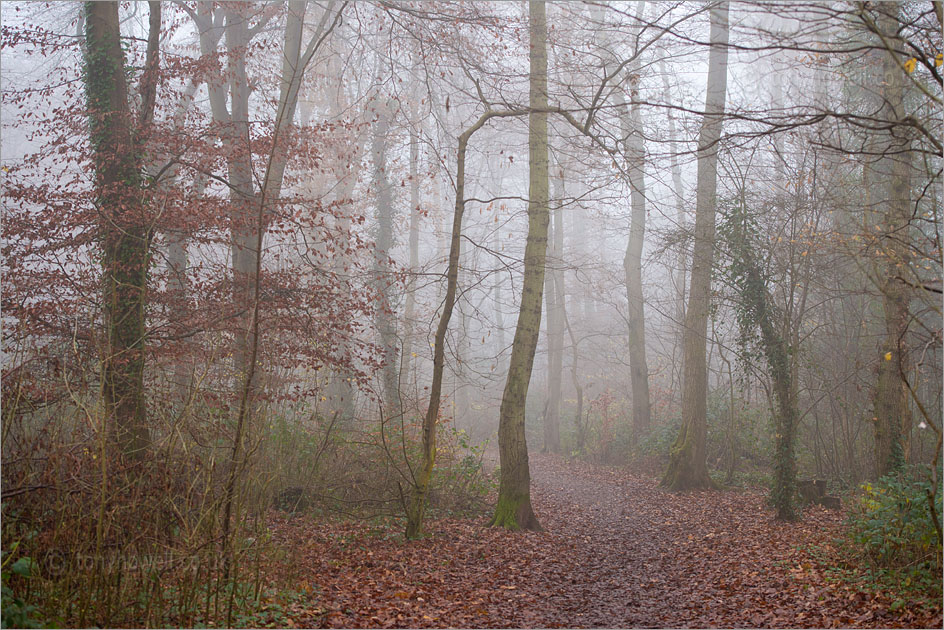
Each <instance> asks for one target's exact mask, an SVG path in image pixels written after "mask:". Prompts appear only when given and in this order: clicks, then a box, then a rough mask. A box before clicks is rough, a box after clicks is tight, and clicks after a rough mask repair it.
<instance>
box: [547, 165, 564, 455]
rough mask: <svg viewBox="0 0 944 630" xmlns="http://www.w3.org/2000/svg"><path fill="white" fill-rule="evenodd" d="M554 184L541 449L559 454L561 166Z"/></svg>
mask: <svg viewBox="0 0 944 630" xmlns="http://www.w3.org/2000/svg"><path fill="white" fill-rule="evenodd" d="M560 168H561V171H560V173H559V174H558V177H555V178H554V183H555V186H554V188H555V191H554V192H555V197H556V198H555V207H554V216H553V219H554V226H553V230H551V234H552V238H551V239H550V241H549V252H548V253H549V256H548V259H549V260H550V261H551V264H552V268H551V269H550V270H549V271H545V274H544V290H545V292H546V293H547V295H546V300H545V302H546V304H547V408H546V410H545V412H544V451H545V452H551V453H559V452H560V450H561V443H560V406H561V381H562V375H563V370H564V279H563V274H564V269H563V253H564V226H563V217H562V216H561V214H562V212H561V204H563V198H564V173H563V167H562V166H561V167H560Z"/></svg>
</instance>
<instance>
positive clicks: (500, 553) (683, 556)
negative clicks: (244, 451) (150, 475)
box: [277, 455, 940, 627]
mask: <svg viewBox="0 0 944 630" xmlns="http://www.w3.org/2000/svg"><path fill="white" fill-rule="evenodd" d="M532 484H533V491H532V496H533V502H534V506H535V509H536V512H537V514H538V517H539V518H540V520H541V522H542V524H543V525H544V526H545V527H546V528H547V531H546V532H542V533H530V534H521V533H512V532H506V531H503V530H496V529H493V528H487V527H485V524H486V523H485V520H484V519H481V520H478V521H468V520H458V519H457V520H442V521H437V522H434V523H431V524H430V528H429V529H430V536H429V537H428V538H426V539H424V540H422V541H419V542H416V543H411V544H404V543H403V542H402V540H396V539H385V538H383V537H382V536H378V534H377V532H374V533H370V532H368V531H366V530H365V527H363V526H355V525H350V526H347V528H346V529H345V527H341V528H340V529H339V526H338V525H337V524H330V525H320V526H316V527H312V526H311V525H308V526H306V525H305V524H304V523H305V521H302V520H301V519H295V520H294V521H286V522H283V523H281V524H278V528H277V530H278V537H279V538H280V539H282V540H283V542H285V543H287V544H289V545H292V546H294V547H295V548H296V551H297V553H296V555H295V556H294V557H293V564H292V566H293V567H295V568H296V569H298V571H299V572H298V577H297V578H296V580H306V582H305V583H306V585H307V584H308V583H310V584H312V585H313V586H312V587H311V588H313V589H314V590H313V594H314V595H316V597H314V599H313V601H315V602H317V606H311V605H308V604H304V603H300V604H296V605H295V607H294V609H293V612H292V620H293V621H294V622H295V623H296V624H298V625H322V626H342V627H377V626H384V627H389V626H397V627H423V626H436V627H443V626H452V627H469V626H472V627H562V626H563V627H600V626H604V627H640V626H642V627H692V626H694V627H708V626H727V627H835V626H843V627H848V626H873V627H896V626H915V627H940V613H939V612H938V613H937V618H936V619H933V618H928V617H927V616H925V617H921V616H918V615H916V614H915V612H914V611H911V610H909V609H908V607H907V606H905V607H904V608H903V609H902V610H899V611H898V612H896V613H890V612H888V610H887V608H888V604H890V600H887V599H882V598H880V597H879V598H875V597H868V596H866V595H864V594H862V593H856V592H855V591H854V590H852V589H850V588H847V587H843V586H839V585H836V584H835V583H831V582H828V581H827V580H826V579H825V576H824V575H823V574H822V573H821V572H820V569H819V568H817V566H816V564H815V563H814V562H812V561H811V560H810V559H809V557H808V556H807V555H806V554H805V552H804V551H802V550H801V548H802V547H803V546H804V545H807V544H809V543H818V544H824V543H827V544H828V542H829V541H830V540H831V539H832V537H833V535H834V534H835V533H836V531H837V527H838V525H839V523H840V521H841V515H840V514H838V513H835V512H828V511H826V510H824V509H822V508H818V507H817V508H812V509H810V510H808V511H807V512H806V513H805V515H804V519H803V521H802V522H800V523H797V524H789V525H786V524H780V523H777V522H775V521H773V519H772V517H771V512H770V510H768V509H767V508H766V507H765V506H764V500H763V497H762V496H761V495H760V494H758V493H750V492H745V493H737V492H716V491H710V492H709V491H706V492H695V493H690V494H682V495H676V494H670V493H666V492H663V491H662V490H660V489H659V488H658V487H657V486H656V481H655V480H654V479H652V478H648V477H639V476H634V475H631V474H628V473H626V472H625V471H623V470H621V469H615V468H613V469H611V468H601V467H594V466H590V465H587V464H584V463H580V462H568V461H566V460H564V459H562V458H559V457H550V456H541V455H538V456H533V457H532ZM935 624H936V625H935Z"/></svg>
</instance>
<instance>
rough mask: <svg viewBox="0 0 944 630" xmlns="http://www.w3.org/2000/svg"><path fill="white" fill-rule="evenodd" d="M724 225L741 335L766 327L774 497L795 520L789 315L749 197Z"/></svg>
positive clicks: (780, 513) (783, 516)
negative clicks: (781, 308) (761, 256)
mask: <svg viewBox="0 0 944 630" xmlns="http://www.w3.org/2000/svg"><path fill="white" fill-rule="evenodd" d="M742 192H743V191H742ZM722 230H723V232H722V233H723V234H724V236H725V238H726V241H727V244H728V248H729V249H730V251H731V258H732V261H731V265H730V267H729V269H728V274H729V276H730V278H731V284H733V285H734V286H735V287H736V288H737V289H738V302H737V304H736V312H737V318H738V326H739V328H740V334H741V339H742V340H743V341H744V342H745V343H749V341H750V340H752V339H753V338H754V331H755V330H757V329H760V347H761V350H762V351H763V353H764V358H765V359H766V361H767V366H768V368H769V369H770V378H771V381H772V382H773V393H774V402H775V407H776V409H775V413H774V484H773V488H772V490H771V499H772V503H773V505H774V507H775V508H776V510H777V518H778V519H780V520H784V521H791V520H794V519H795V518H796V517H797V513H796V506H795V504H794V494H795V492H796V454H795V452H796V429H797V422H798V421H799V413H798V412H797V404H796V390H795V388H794V385H793V383H794V381H793V370H792V369H791V365H790V355H791V354H792V352H791V348H790V346H789V344H788V343H787V342H786V341H785V333H784V332H783V331H785V330H787V328H788V326H787V324H786V317H785V316H784V315H783V314H782V313H781V314H778V313H777V311H776V309H775V308H774V306H773V304H772V301H771V298H770V294H769V293H768V291H767V282H766V280H765V278H764V276H763V273H762V270H761V264H760V263H759V261H758V260H757V257H756V255H755V252H756V251H757V250H758V249H759V246H758V243H757V240H758V239H757V234H758V232H759V230H758V229H757V228H756V224H754V223H753V222H752V221H751V220H750V219H749V217H748V215H747V207H746V200H745V199H744V198H743V196H742V199H741V204H740V207H739V208H737V209H736V210H735V211H734V212H733V213H732V215H731V216H730V217H729V218H728V220H727V221H726V223H725V224H724V226H723V227H722ZM732 404H733V398H732Z"/></svg>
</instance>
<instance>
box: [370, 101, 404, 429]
mask: <svg viewBox="0 0 944 630" xmlns="http://www.w3.org/2000/svg"><path fill="white" fill-rule="evenodd" d="M391 105H392V104H391V103H384V104H381V105H379V106H378V107H377V117H378V118H377V121H376V122H375V123H374V125H373V134H372V138H371V161H372V162H373V167H374V175H373V181H374V191H375V194H376V196H377V238H376V242H375V246H374V269H373V273H374V290H375V291H376V292H377V295H378V296H379V297H380V308H379V309H378V310H377V316H376V322H375V323H376V326H377V331H378V332H379V333H380V343H381V345H382V346H383V357H384V365H383V373H382V376H383V410H384V416H385V417H387V418H394V417H396V418H399V417H400V415H401V413H402V411H401V409H400V387H399V382H400V378H399V372H400V369H399V368H400V366H399V365H398V363H399V362H398V361H397V355H398V352H397V325H396V313H395V311H394V309H395V296H394V293H393V281H394V280H393V274H392V273H391V269H390V254H391V251H392V250H393V191H392V189H391V185H390V180H389V178H388V177H387V134H388V133H389V129H390V117H391Z"/></svg>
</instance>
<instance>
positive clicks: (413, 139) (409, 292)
mask: <svg viewBox="0 0 944 630" xmlns="http://www.w3.org/2000/svg"><path fill="white" fill-rule="evenodd" d="M415 100H416V99H414V105H413V110H414V111H413V113H414V116H412V118H413V120H411V121H410V124H411V127H410V237H409V239H410V242H409V245H410V268H409V274H410V275H409V279H408V280H407V286H406V305H405V306H404V309H403V328H404V330H403V377H404V378H406V385H408V386H409V387H410V391H413V390H414V389H415V387H416V374H415V370H416V362H415V361H414V360H413V318H414V317H416V274H418V273H419V270H420V177H419V137H418V136H419V134H418V132H417V130H416V129H415V127H413V126H412V125H416V124H418V121H417V120H416V115H415V110H416V103H415ZM411 413H412V412H411Z"/></svg>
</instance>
